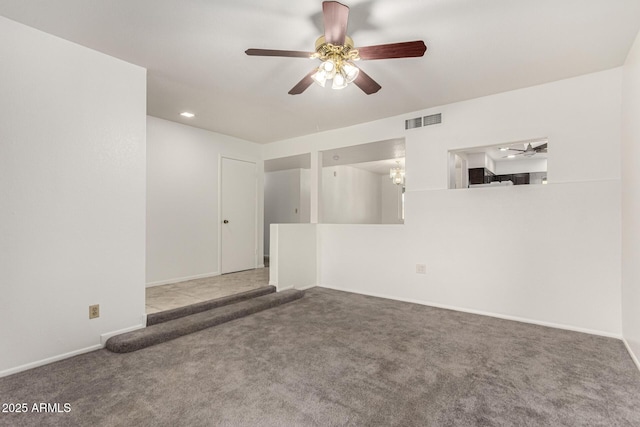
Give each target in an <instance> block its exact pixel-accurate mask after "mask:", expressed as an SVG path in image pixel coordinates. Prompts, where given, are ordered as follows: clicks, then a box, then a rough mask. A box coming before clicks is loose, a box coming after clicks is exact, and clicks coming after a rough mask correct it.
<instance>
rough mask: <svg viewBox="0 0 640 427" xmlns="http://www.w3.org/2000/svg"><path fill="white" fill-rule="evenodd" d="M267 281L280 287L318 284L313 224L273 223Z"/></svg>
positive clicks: (288, 287) (314, 225) (315, 235)
mask: <svg viewBox="0 0 640 427" xmlns="http://www.w3.org/2000/svg"><path fill="white" fill-rule="evenodd" d="M270 234H271V236H272V237H271V245H270V246H271V248H270V249H269V252H270V254H271V256H270V259H269V262H270V267H269V284H270V285H273V286H276V287H277V289H278V292H279V291H283V290H285V289H307V288H310V287H312V286H316V284H317V270H318V268H317V263H318V255H317V232H316V224H272V225H271V233H270Z"/></svg>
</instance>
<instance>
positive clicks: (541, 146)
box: [534, 142, 547, 153]
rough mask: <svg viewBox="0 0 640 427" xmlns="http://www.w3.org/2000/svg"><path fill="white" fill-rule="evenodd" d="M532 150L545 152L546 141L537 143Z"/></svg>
mask: <svg viewBox="0 0 640 427" xmlns="http://www.w3.org/2000/svg"><path fill="white" fill-rule="evenodd" d="M534 150H536V151H537V152H538V153H546V152H547V143H546V142H545V143H544V144H542V145H538V146H537V147H534Z"/></svg>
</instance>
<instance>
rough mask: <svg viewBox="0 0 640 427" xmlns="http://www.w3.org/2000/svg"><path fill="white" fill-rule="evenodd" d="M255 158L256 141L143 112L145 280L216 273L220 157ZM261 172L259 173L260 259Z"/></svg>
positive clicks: (257, 154)
mask: <svg viewBox="0 0 640 427" xmlns="http://www.w3.org/2000/svg"><path fill="white" fill-rule="evenodd" d="M221 156H226V157H232V158H237V159H241V160H249V161H255V162H256V163H257V170H258V171H262V170H263V165H262V160H260V157H261V147H260V146H259V145H257V144H254V143H251V142H247V141H243V140H240V139H237V138H233V137H230V136H226V135H221V134H217V133H214V132H210V131H206V130H202V129H198V128H194V127H191V126H185V125H183V124H179V123H174V122H170V121H167V120H162V119H158V118H155V117H148V118H147V269H146V281H147V286H153V285H160V284H166V283H173V282H179V281H182V280H188V279H194V278H197V277H206V276H213V275H217V274H219V272H220V267H219V252H218V239H219V223H220V221H219V218H218V215H219V212H218V210H219V198H220V194H219V161H220V157H221ZM262 177H263V173H262V172H259V174H258V181H259V182H258V234H257V235H258V259H262V247H263V244H262V238H263V231H262V223H263V218H264V215H263V198H262V197H263V193H264V192H263V187H264V185H263V181H262V179H263V178H262Z"/></svg>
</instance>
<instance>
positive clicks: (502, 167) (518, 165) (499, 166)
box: [494, 158, 547, 175]
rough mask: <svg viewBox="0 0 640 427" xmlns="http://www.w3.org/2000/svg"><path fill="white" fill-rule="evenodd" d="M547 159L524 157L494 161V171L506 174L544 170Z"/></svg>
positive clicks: (498, 173) (545, 169)
mask: <svg viewBox="0 0 640 427" xmlns="http://www.w3.org/2000/svg"><path fill="white" fill-rule="evenodd" d="M546 171H547V159H536V158H533V159H526V160H515V159H514V160H512V161H510V160H505V161H501V162H495V170H494V173H495V174H496V175H507V174H510V173H527V172H529V173H531V172H546Z"/></svg>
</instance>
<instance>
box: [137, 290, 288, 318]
mask: <svg viewBox="0 0 640 427" xmlns="http://www.w3.org/2000/svg"><path fill="white" fill-rule="evenodd" d="M275 291H276V287H275V286H262V287H259V288H256V289H252V290H250V291H246V292H241V293H239V294H235V295H230V296H228V297H224V298H218V299H212V300H209V301H203V302H199V303H196V304H191V305H188V306H186V307H178V308H174V309H173V310H165V311H160V312H158V313H152V314H149V315H147V326H151V325H157V324H158V323H163V322H168V321H169V320H174V319H179V318H180V317H185V316H190V315H192V314H196V313H201V312H203V311H207V310H211V309H213V308H218V307H222V306H225V305H229V304H235V303H237V302H240V301H245V300H248V299H251V298H256V297H260V296H262V295H268V294H272V293H274V292H275Z"/></svg>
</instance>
